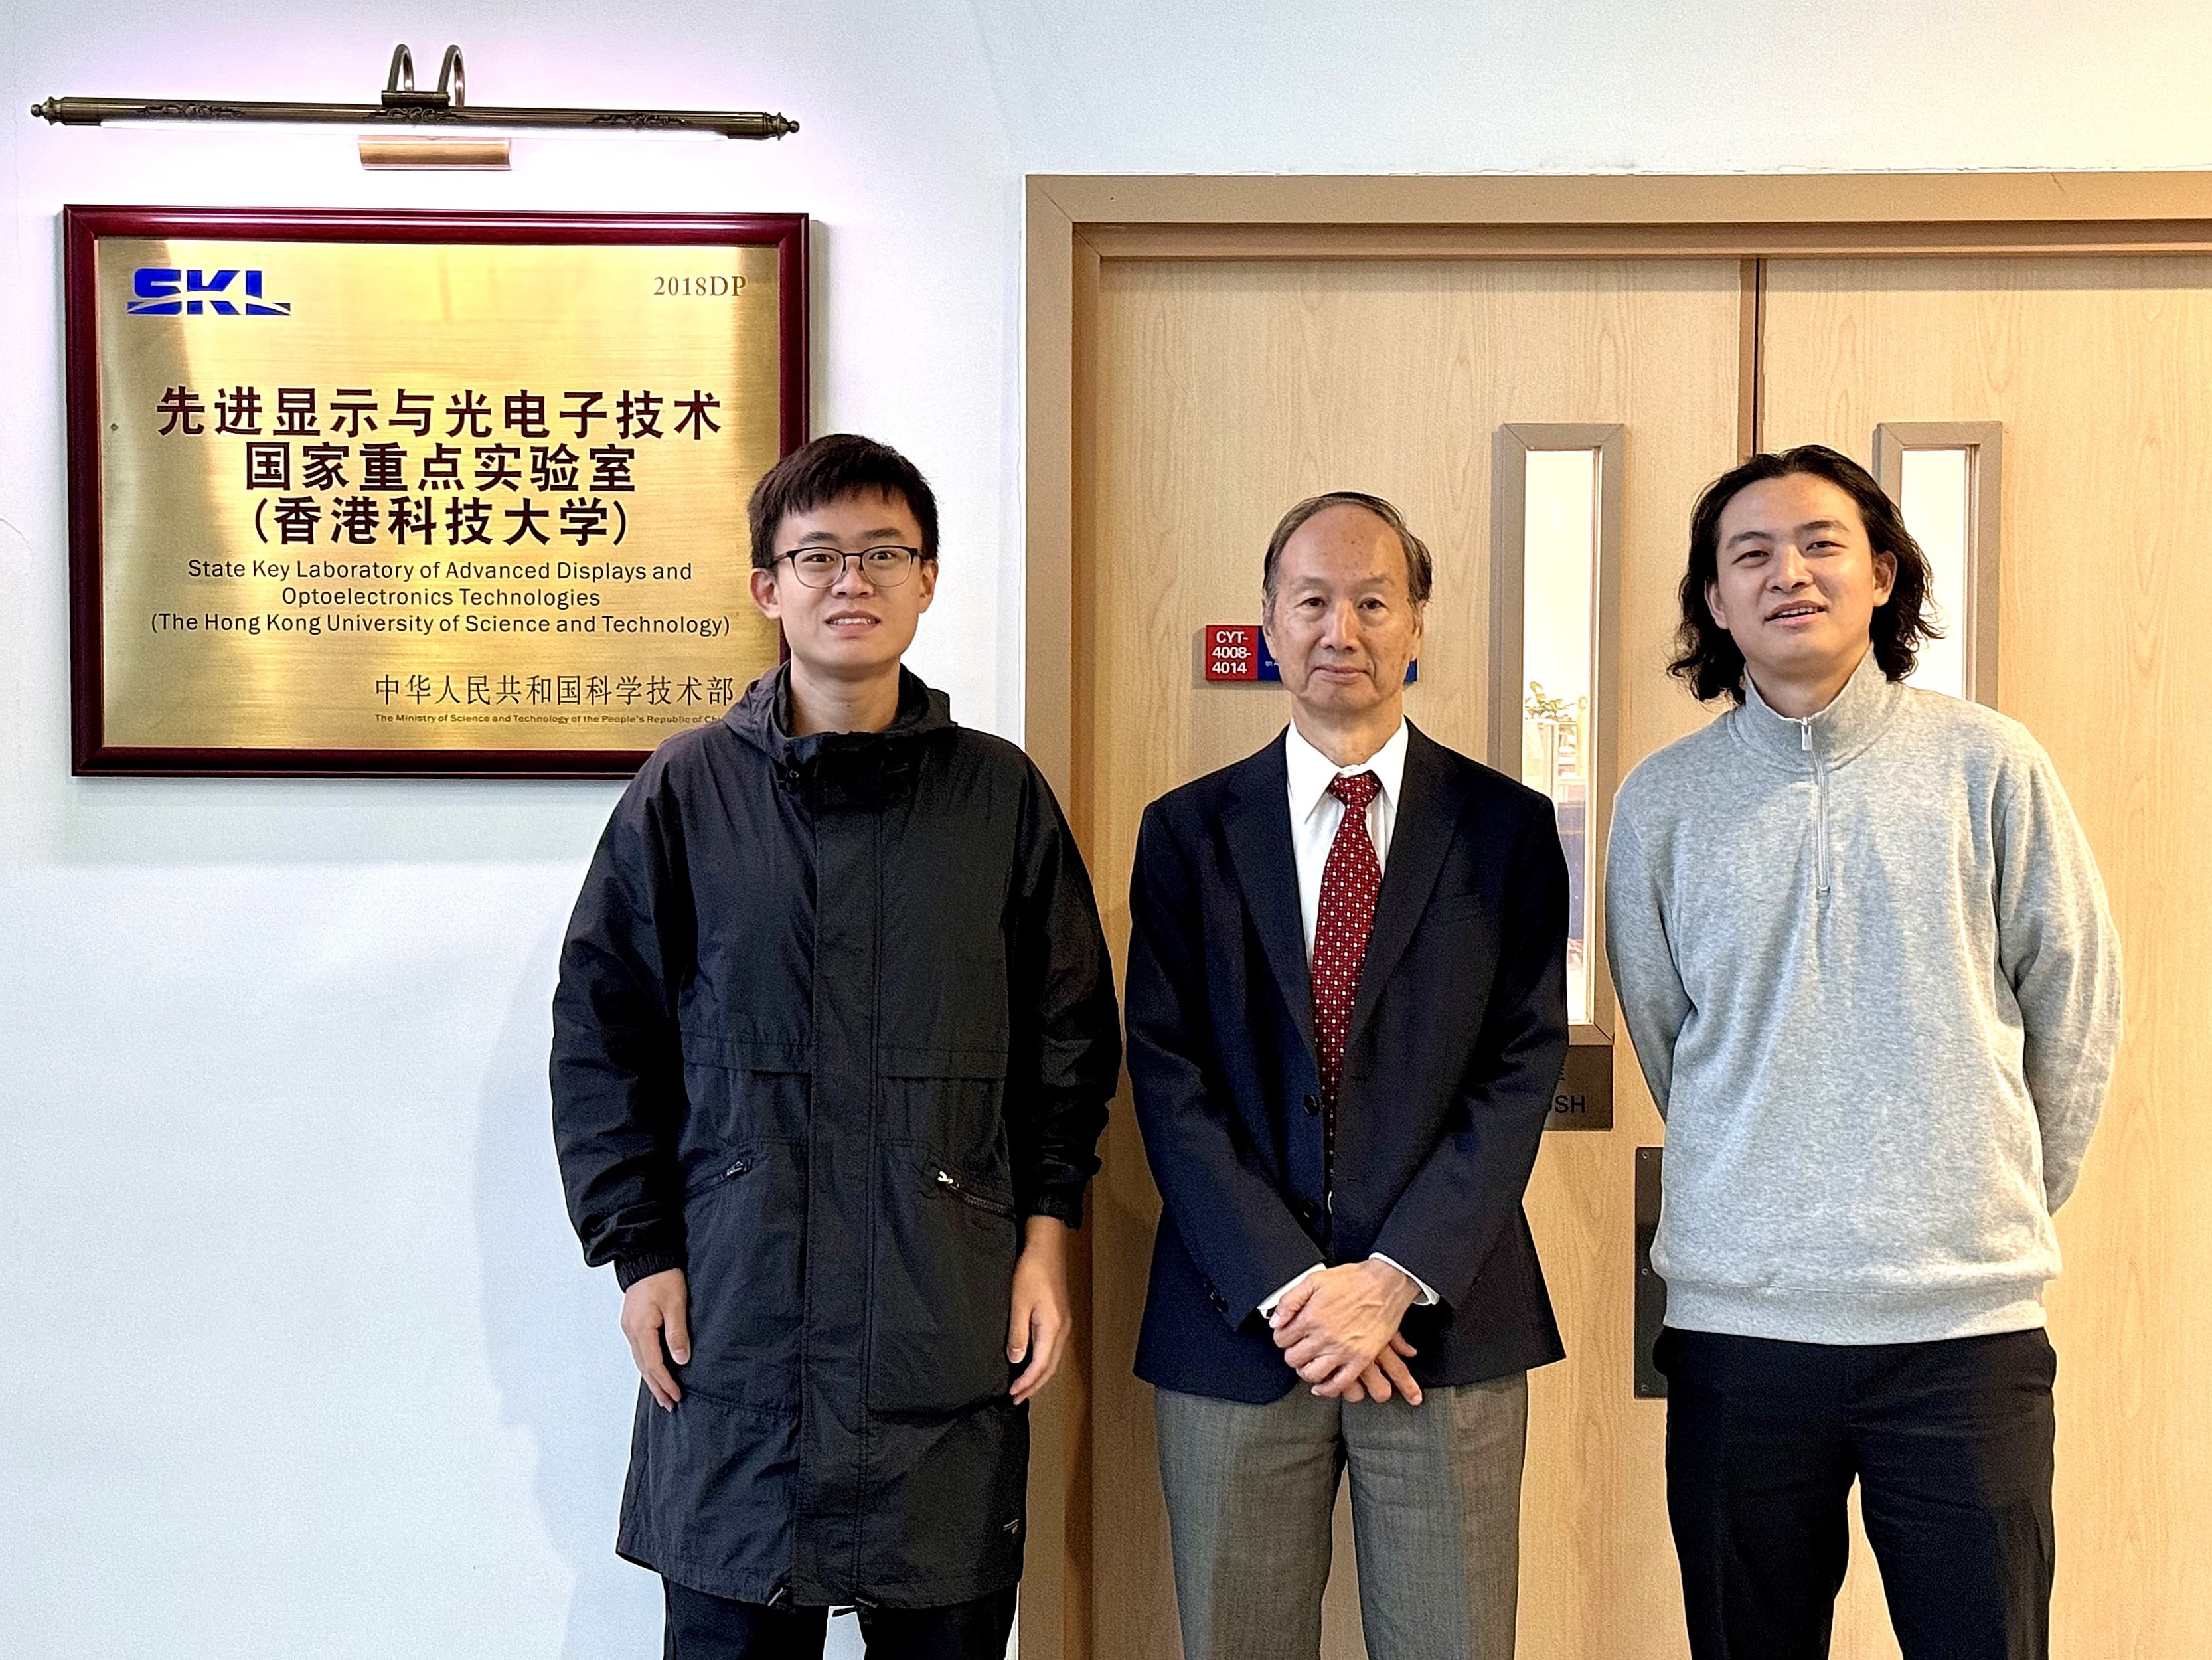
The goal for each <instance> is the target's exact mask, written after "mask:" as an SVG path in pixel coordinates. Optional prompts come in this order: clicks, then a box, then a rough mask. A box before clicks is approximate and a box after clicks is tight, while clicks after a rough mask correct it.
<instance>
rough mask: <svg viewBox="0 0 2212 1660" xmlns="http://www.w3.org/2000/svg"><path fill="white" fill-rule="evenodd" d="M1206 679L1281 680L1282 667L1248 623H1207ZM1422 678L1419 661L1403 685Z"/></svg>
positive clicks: (1408, 667) (1412, 665) (1408, 669)
mask: <svg viewBox="0 0 2212 1660" xmlns="http://www.w3.org/2000/svg"><path fill="white" fill-rule="evenodd" d="M1202 643H1203V645H1204V647H1205V651H1206V678H1207V679H1208V680H1214V681H1234V680H1280V679H1281V678H1283V671H1282V667H1281V666H1280V665H1279V664H1278V663H1277V662H1276V661H1275V657H1274V654H1273V652H1271V651H1269V650H1268V649H1267V635H1265V634H1264V633H1262V632H1261V629H1259V627H1258V625H1257V624H1255V623H1209V624H1208V625H1207V627H1206V637H1205V640H1204V642H1202ZM1419 678H1421V666H1420V664H1419V663H1418V662H1414V663H1408V664H1407V665H1406V684H1408V685H1411V684H1413V682H1414V681H1416V680H1418V679H1419Z"/></svg>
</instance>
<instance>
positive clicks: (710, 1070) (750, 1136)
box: [683, 1032, 811, 1183]
mask: <svg viewBox="0 0 2212 1660" xmlns="http://www.w3.org/2000/svg"><path fill="white" fill-rule="evenodd" d="M810 1077H811V1074H810V1073H809V1071H808V1067H807V1061H806V1055H805V1049H804V1048H803V1047H801V1046H799V1045H795V1044H788V1043H766V1042H761V1041H757V1040H754V1039H750V1038H744V1037H723V1036H719V1035H713V1034H701V1033H696V1032H686V1033H684V1101H685V1104H686V1106H687V1107H688V1108H689V1111H688V1112H687V1113H686V1114H685V1118H684V1146H683V1156H684V1168H685V1173H686V1180H687V1183H688V1182H689V1181H690V1180H691V1179H695V1178H696V1177H698V1176H699V1175H700V1174H701V1173H702V1166H703V1165H708V1164H712V1163H713V1161H714V1159H716V1158H720V1156H721V1154H722V1152H723V1150H724V1149H726V1148H729V1147H753V1146H760V1145H762V1144H763V1143H764V1142H769V1141H782V1142H787V1143H792V1144H799V1143H804V1142H805V1140H806V1119H807V1111H808V1087H809V1082H810Z"/></svg>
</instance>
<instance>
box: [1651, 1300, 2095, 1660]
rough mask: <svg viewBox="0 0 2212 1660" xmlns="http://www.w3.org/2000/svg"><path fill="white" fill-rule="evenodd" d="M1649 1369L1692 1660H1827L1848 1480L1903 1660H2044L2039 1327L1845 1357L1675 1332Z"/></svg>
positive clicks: (2045, 1524) (2046, 1588) (2046, 1424)
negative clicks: (1661, 1389)
mask: <svg viewBox="0 0 2212 1660" xmlns="http://www.w3.org/2000/svg"><path fill="white" fill-rule="evenodd" d="M1655 1358H1656V1361H1657V1363H1658V1365H1659V1369H1660V1370H1661V1371H1663V1372H1664V1373H1666V1375H1667V1384H1668V1398H1667V1509H1668V1515H1669V1517H1670V1518H1671V1519H1672V1521H1673V1523H1674V1550H1675V1554H1676V1555H1677V1556H1678V1557H1680V1560H1681V1566H1682V1601H1683V1604H1684V1608H1685V1610H1686V1613H1687V1614H1688V1617H1689V1626H1690V1652H1691V1654H1692V1656H1693V1657H1695V1660H1821V1657H1824V1656H1826V1654H1827V1652H1828V1635H1829V1627H1830V1625H1831V1623H1832V1620H1833V1617H1834V1613H1835V1601H1836V1592H1837V1591H1838V1590H1839V1589H1840V1588H1841V1587H1842V1585H1843V1583H1844V1562H1845V1559H1846V1557H1847V1555H1848V1554H1849V1552H1850V1535H1849V1532H1848V1527H1847V1522H1846V1512H1845V1510H1844V1503H1845V1500H1846V1499H1848V1497H1849V1496H1850V1489H1851V1482H1852V1481H1854V1480H1857V1481H1858V1483H1859V1486H1860V1492H1859V1507H1860V1511H1861V1514H1862V1515H1863V1517H1864V1519H1865V1522H1866V1531H1867V1540H1868V1542H1869V1543H1870V1544H1871V1545H1872V1546H1873V1547H1874V1554H1875V1561H1876V1562H1878V1563H1879V1564H1880V1565H1881V1584H1882V1592H1883V1595H1884V1596H1886V1597H1887V1599H1888V1602H1889V1617H1890V1621H1891V1623H1892V1624H1893V1626H1894V1627H1896V1630H1897V1639H1898V1644H1899V1647H1900V1648H1901V1649H1902V1650H1903V1651H1904V1653H1905V1660H2045V1656H2046V1655H2047V1654H2048V1653H2049V1651H2050V1623H2051V1566H2052V1560H2053V1555H2054V1544H2053V1535H2052V1529H2051V1439H2052V1432H2053V1420H2052V1416H2051V1380H2052V1378H2053V1377H2054V1375H2055V1374H2056V1372H2057V1364H2058V1363H2057V1356H2055V1355H2054V1354H2053V1353H2051V1344H2050V1341H2049V1340H2048V1339H2047V1338H2045V1335H2044V1334H2043V1333H2042V1332H2041V1331H2040V1330H2035V1331H2014V1332H2003V1333H2000V1334H1998V1335H1994V1336H1989V1337H1962V1338H1955V1339H1952V1340H1948V1341H1942V1342H1931V1343H1885V1344H1877V1345H1870V1346H1867V1347H1835V1346H1831V1345H1826V1344H1819V1343H1784V1342H1776V1341H1770V1340H1767V1339H1764V1338H1756V1337H1726V1336H1721V1335H1717V1334H1714V1333H1711V1332H1692V1331H1677V1330H1674V1329H1672V1328H1671V1327H1670V1328H1668V1329H1667V1330H1665V1331H1663V1332H1662V1334H1661V1335H1660V1339H1659V1347H1658V1349H1657V1351H1656V1356H1655Z"/></svg>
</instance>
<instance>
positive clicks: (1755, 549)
mask: <svg viewBox="0 0 2212 1660" xmlns="http://www.w3.org/2000/svg"><path fill="white" fill-rule="evenodd" d="M1715 569H1716V573H1717V574H1716V575H1715V578H1714V580H1713V581H1711V582H1709V583H1708V584H1706V586H1705V603H1706V605H1709V606H1711V609H1712V613H1713V620H1714V621H1715V622H1717V623H1719V624H1720V625H1721V626H1722V627H1723V628H1724V629H1727V630H1728V631H1729V635H1730V637H1731V638H1733V639H1734V640H1735V644H1736V649H1737V650H1738V651H1741V653H1742V654H1743V660H1744V662H1745V664H1746V665H1747V666H1748V667H1749V668H1750V670H1751V672H1752V678H1753V679H1755V680H1756V679H1759V678H1761V673H1762V671H1764V674H1765V678H1768V679H1770V680H1773V681H1777V682H1780V681H1784V680H1801V681H1802V680H1805V679H1808V678H1814V679H1816V678H1822V677H1823V676H1825V675H1828V674H1831V673H1832V672H1835V671H1837V670H1839V669H1840V670H1843V671H1844V672H1848V670H1849V669H1850V666H1853V665H1855V664H1857V661H1858V660H1859V659H1860V658H1861V657H1862V656H1863V655H1864V654H1865V653H1866V649H1867V646H1868V643H1869V641H1870V640H1871V638H1872V629H1873V623H1874V613H1875V607H1876V606H1878V605H1882V604H1884V603H1886V602H1887V600H1888V599H1889V594H1890V587H1891V584H1892V583H1893V581H1895V579H1896V575H1897V562H1896V561H1895V560H1894V559H1893V558H1891V557H1890V556H1889V555H1887V554H1886V553H1876V552H1875V551H1874V546H1873V544H1872V543H1871V542H1870V541H1869V539H1868V537H1867V529H1866V521H1865V520H1864V519H1863V518H1862V517H1861V516H1860V514H1859V507H1858V503H1857V502H1854V501H1853V500H1852V499H1851V497H1850V494H1849V492H1847V491H1845V490H1844V489H1841V488H1839V487H1838V486H1837V485H1835V484H1832V483H1829V482H1828V481H1827V480H1826V479H1825V478H1820V477H1814V476H1813V475H1812V474H1810V473H1802V472H1801V473H1790V474H1787V475H1785V476H1784V477H1780V478H1763V479H1761V480H1759V482H1758V483H1755V484H1747V485H1746V486H1745V487H1744V488H1743V489H1740V490H1738V491H1737V492H1736V493H1735V496H1732V497H1731V498H1730V499H1729V504H1728V506H1727V507H1725V508H1723V509H1722V510H1721V521H1720V547H1719V549H1718V550H1717V562H1716V567H1715Z"/></svg>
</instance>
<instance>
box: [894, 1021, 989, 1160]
mask: <svg viewBox="0 0 2212 1660" xmlns="http://www.w3.org/2000/svg"><path fill="white" fill-rule="evenodd" d="M876 1070H877V1071H878V1073H880V1074H881V1075H882V1079H883V1082H882V1085H881V1088H882V1098H883V1104H884V1132H883V1133H884V1139H885V1140H890V1141H893V1142H896V1143H900V1144H902V1145H903V1146H908V1147H910V1148H921V1149H922V1150H923V1151H925V1152H928V1153H930V1154H932V1155H933V1156H935V1157H937V1158H940V1159H942V1160H944V1161H945V1164H946V1165H947V1166H948V1167H949V1168H951V1169H952V1170H954V1171H963V1172H966V1173H968V1174H969V1175H971V1176H974V1177H978V1178H980V1179H981V1182H982V1183H983V1185H984V1186H986V1187H991V1186H1005V1185H1008V1184H1009V1183H1010V1181H1011V1178H1009V1177H1006V1112H1005V1109H1004V1100H1005V1095H1006V1048H1005V1046H1004V1045H1003V1044H1002V1045H1000V1046H999V1047H997V1048H981V1049H901V1048H894V1047H892V1046H890V1045H888V1044H886V1045H884V1046H883V1047H881V1048H879V1049H878V1050H877V1052H876Z"/></svg>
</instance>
